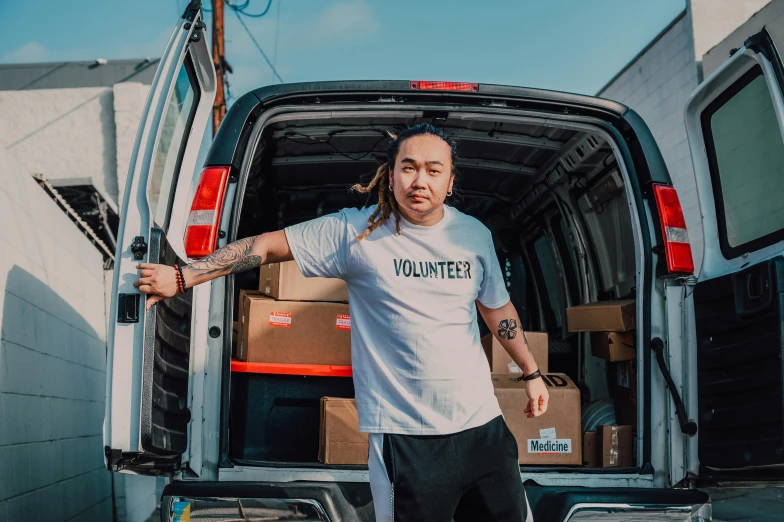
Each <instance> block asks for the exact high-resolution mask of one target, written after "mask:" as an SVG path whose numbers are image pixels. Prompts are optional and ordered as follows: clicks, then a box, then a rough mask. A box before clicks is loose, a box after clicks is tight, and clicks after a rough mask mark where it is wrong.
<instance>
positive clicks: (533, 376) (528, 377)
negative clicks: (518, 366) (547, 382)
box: [520, 370, 542, 381]
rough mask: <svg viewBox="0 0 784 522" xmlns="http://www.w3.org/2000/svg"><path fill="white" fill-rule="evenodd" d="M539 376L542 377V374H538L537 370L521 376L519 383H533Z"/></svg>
mask: <svg viewBox="0 0 784 522" xmlns="http://www.w3.org/2000/svg"><path fill="white" fill-rule="evenodd" d="M541 376H542V372H540V371H539V370H536V371H535V372H534V373H531V374H529V375H523V377H522V378H521V379H520V380H521V381H533V380H534V379H538V378H539V377H541Z"/></svg>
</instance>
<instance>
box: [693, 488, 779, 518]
mask: <svg viewBox="0 0 784 522" xmlns="http://www.w3.org/2000/svg"><path fill="white" fill-rule="evenodd" d="M704 491H705V492H706V493H708V494H709V495H710V497H711V501H712V503H713V522H747V521H748V522H767V521H775V520H784V485H783V486H782V487H776V488H765V487H759V486H750V487H743V488H740V487H732V488H710V489H705V490H704Z"/></svg>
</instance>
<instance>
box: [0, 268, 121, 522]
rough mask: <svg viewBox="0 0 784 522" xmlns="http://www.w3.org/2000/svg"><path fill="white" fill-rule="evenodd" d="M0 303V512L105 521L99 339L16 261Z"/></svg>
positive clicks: (107, 483)
mask: <svg viewBox="0 0 784 522" xmlns="http://www.w3.org/2000/svg"><path fill="white" fill-rule="evenodd" d="M0 303H1V304H2V309H3V316H2V323H1V325H2V330H0V392H2V393H0V519H3V516H4V515H5V516H6V519H7V520H30V519H31V518H35V517H36V513H38V512H39V511H40V516H41V517H46V516H51V515H53V514H55V516H56V518H57V519H58V520H70V519H72V518H74V519H75V520H111V516H112V499H111V478H110V475H109V473H108V471H106V470H105V468H104V463H103V449H102V447H103V438H102V425H103V413H104V394H105V377H106V372H105V365H106V352H105V346H106V345H105V341H104V339H102V337H101V335H100V334H99V333H97V332H96V331H95V330H94V329H93V328H92V327H91V326H90V324H89V323H88V321H87V320H85V318H84V317H83V316H82V315H81V314H80V313H79V311H77V310H75V309H74V308H73V307H72V306H71V305H70V304H69V303H67V302H66V301H65V300H64V299H63V298H62V297H60V295H58V294H57V293H56V292H55V291H53V290H52V289H51V288H50V287H49V285H47V284H46V283H44V282H43V281H41V280H39V279H38V278H36V277H35V276H33V275H32V274H30V273H29V272H27V271H26V270H24V269H22V268H20V267H19V266H16V265H13V266H12V267H11V269H10V270H9V272H8V276H7V280H6V285H5V292H4V293H3V294H2V295H0ZM4 504H5V506H3V505H4ZM6 510H7V514H6ZM44 513H47V515H44ZM52 520H54V519H52Z"/></svg>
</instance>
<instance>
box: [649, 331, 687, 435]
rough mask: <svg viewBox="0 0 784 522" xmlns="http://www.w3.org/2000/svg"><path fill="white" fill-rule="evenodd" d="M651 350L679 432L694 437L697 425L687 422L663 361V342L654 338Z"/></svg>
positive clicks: (683, 406)
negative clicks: (672, 405) (673, 407)
mask: <svg viewBox="0 0 784 522" xmlns="http://www.w3.org/2000/svg"><path fill="white" fill-rule="evenodd" d="M651 349H652V350H653V351H654V352H655V353H656V362H658V363H659V370H661V374H662V377H664V382H665V383H667V389H668V390H670V395H672V402H674V403H675V414H676V415H677V416H678V423H679V424H680V425H681V431H682V432H683V433H685V434H686V435H696V434H697V423H696V422H694V421H690V420H689V416H688V415H687V414H686V406H685V405H684V404H683V400H681V394H680V393H678V389H677V388H676V387H675V382H674V381H673V380H672V375H670V370H669V368H667V363H666V362H665V360H664V341H662V340H661V339H660V338H658V337H655V338H654V339H653V340H652V341H651Z"/></svg>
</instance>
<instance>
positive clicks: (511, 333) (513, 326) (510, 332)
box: [498, 319, 517, 339]
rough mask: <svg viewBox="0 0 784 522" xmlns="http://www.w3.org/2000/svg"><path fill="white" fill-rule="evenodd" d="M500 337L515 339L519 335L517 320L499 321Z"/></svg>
mask: <svg viewBox="0 0 784 522" xmlns="http://www.w3.org/2000/svg"><path fill="white" fill-rule="evenodd" d="M498 337H499V338H501V339H514V338H515V337H517V321H515V320H514V319H504V320H503V321H501V322H500V323H498Z"/></svg>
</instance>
